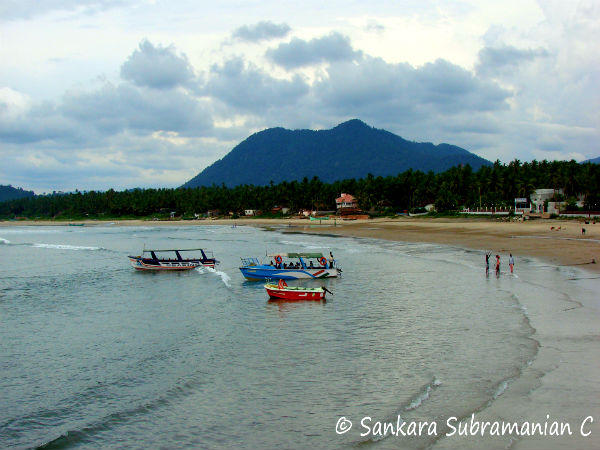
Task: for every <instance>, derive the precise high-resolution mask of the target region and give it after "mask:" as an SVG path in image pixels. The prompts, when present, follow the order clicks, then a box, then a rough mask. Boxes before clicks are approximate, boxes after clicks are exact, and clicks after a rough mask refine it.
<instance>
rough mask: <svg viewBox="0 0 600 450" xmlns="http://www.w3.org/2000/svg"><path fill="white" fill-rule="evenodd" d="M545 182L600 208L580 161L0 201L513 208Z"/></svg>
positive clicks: (88, 213)
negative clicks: (350, 201) (348, 200)
mask: <svg viewBox="0 0 600 450" xmlns="http://www.w3.org/2000/svg"><path fill="white" fill-rule="evenodd" d="M540 188H554V189H561V190H562V192H563V196H562V198H559V199H557V200H565V201H567V202H569V203H570V204H574V200H575V198H576V196H584V198H585V206H584V209H586V210H600V165H597V164H591V163H586V164H579V163H577V162H576V161H541V162H538V161H532V162H525V163H522V162H521V161H519V160H514V161H512V162H510V163H508V164H502V163H500V162H499V161H496V162H495V163H494V164H493V165H492V166H484V167H481V168H480V169H479V170H477V171H473V170H472V168H471V167H470V166H469V165H466V166H457V167H453V168H451V169H449V170H446V171H445V172H440V173H434V172H432V171H430V172H427V173H425V172H421V171H418V170H416V171H415V170H407V171H405V172H402V173H400V174H398V175H396V176H388V177H381V176H377V177H376V176H373V175H371V174H369V175H368V176H366V177H365V178H361V179H348V180H341V181H335V182H332V183H325V182H323V181H321V180H320V179H319V178H317V177H314V178H312V179H310V180H309V179H308V178H304V179H303V180H302V181H290V182H287V181H284V182H282V183H278V184H274V183H273V182H271V183H270V184H269V185H267V186H254V185H241V186H236V187H226V186H225V185H221V186H215V185H213V186H210V187H199V188H175V189H133V190H125V191H115V190H114V189H109V190H108V191H103V192H100V191H89V192H80V191H75V192H73V193H67V194H50V195H39V196H35V197H28V198H21V199H16V200H11V201H7V202H2V203H0V217H2V218H4V219H10V218H15V217H27V218H65V219H69V218H84V217H89V218H103V217H105V218H113V217H114V218H118V217H122V218H124V217H132V218H135V217H140V218H141V217H151V216H164V215H169V214H170V213H171V212H175V213H176V215H178V216H184V217H193V216H194V214H205V213H206V212H207V211H210V210H213V211H214V210H217V211H219V212H221V213H222V214H228V213H229V212H233V213H234V214H242V213H243V211H244V210H246V209H255V210H261V211H264V212H270V211H271V209H272V208H273V207H274V206H276V205H278V206H285V207H288V208H290V210H291V211H299V210H301V209H311V210H330V211H333V210H335V208H336V207H335V198H336V197H339V195H340V194H341V193H342V192H346V193H349V194H352V195H354V196H355V197H356V199H357V200H358V204H359V207H360V208H361V209H362V210H363V211H377V212H380V213H381V212H389V213H393V212H399V211H404V210H408V211H410V210H415V209H416V208H419V207H422V206H424V205H426V204H429V203H433V204H435V206H436V209H437V210H438V211H448V210H456V209H459V208H462V207H470V208H476V207H510V206H511V205H513V204H514V199H515V198H518V197H527V198H528V197H529V195H530V194H531V193H532V192H533V191H534V190H535V189H540Z"/></svg>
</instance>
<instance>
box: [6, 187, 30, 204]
mask: <svg viewBox="0 0 600 450" xmlns="http://www.w3.org/2000/svg"><path fill="white" fill-rule="evenodd" d="M34 195H35V193H34V192H33V191H25V190H23V189H21V188H14V187H12V186H11V185H8V186H4V185H0V202H5V201H8V200H14V199H16V198H23V197H33V196H34Z"/></svg>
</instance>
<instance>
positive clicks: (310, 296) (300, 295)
mask: <svg viewBox="0 0 600 450" xmlns="http://www.w3.org/2000/svg"><path fill="white" fill-rule="evenodd" d="M265 290H266V291H267V294H269V297H270V298H271V299H278V300H324V299H325V292H329V293H331V292H330V291H329V290H327V288H325V287H314V288H309V287H301V286H288V285H287V283H286V282H285V280H279V283H277V284H265Z"/></svg>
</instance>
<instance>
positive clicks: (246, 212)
mask: <svg viewBox="0 0 600 450" xmlns="http://www.w3.org/2000/svg"><path fill="white" fill-rule="evenodd" d="M244 215H245V216H255V215H256V209H246V210H244Z"/></svg>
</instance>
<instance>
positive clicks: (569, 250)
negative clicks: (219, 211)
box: [0, 217, 600, 273]
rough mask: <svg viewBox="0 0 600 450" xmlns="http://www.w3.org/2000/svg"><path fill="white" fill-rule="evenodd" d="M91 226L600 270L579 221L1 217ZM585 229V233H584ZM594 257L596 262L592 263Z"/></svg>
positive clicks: (596, 241) (597, 231)
mask: <svg viewBox="0 0 600 450" xmlns="http://www.w3.org/2000/svg"><path fill="white" fill-rule="evenodd" d="M70 223H77V224H86V225H87V226H94V225H106V224H107V223H112V224H118V225H121V226H140V225H147V226H192V225H211V224H212V225H233V224H235V225H238V226H257V227H267V228H268V227H278V228H279V227H288V228H289V230H288V231H289V232H303V233H314V234H332V235H339V236H349V237H364V238H374V239H385V240H392V241H403V242H428V243H434V244H446V245H452V246H459V247H463V248H469V249H477V250H485V251H491V252H492V253H493V255H496V254H500V256H501V258H502V261H504V262H506V263H507V261H508V255H509V253H512V254H513V256H514V257H515V259H516V260H517V261H516V264H518V258H519V257H520V256H530V257H534V258H539V259H542V260H545V261H547V262H549V263H551V264H555V265H560V266H580V267H583V268H585V269H586V270H589V271H593V272H596V273H600V222H598V223H591V222H590V223H589V224H585V223H584V222H583V221H575V220H530V221H523V222H521V221H506V220H502V219H497V220H490V219H478V218H472V219H471V218H466V219H465V218H439V219H437V218H435V219H432V218H412V217H402V218H398V219H389V218H381V219H368V220H348V221H347V220H340V219H336V220H333V219H330V220H322V221H320V222H317V221H309V220H307V219H296V218H294V219H261V218H239V219H214V220H210V219H209V220H160V221H148V220H117V221H112V222H111V221H108V222H107V221H97V220H84V221H73V222H62V221H31V220H27V221H0V226H15V225H21V226H32V225H37V226H40V225H54V226H56V225H69V224H70ZM582 228H585V230H586V232H585V235H584V234H582ZM592 261H596V263H597V264H596V263H593V262H592Z"/></svg>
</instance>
